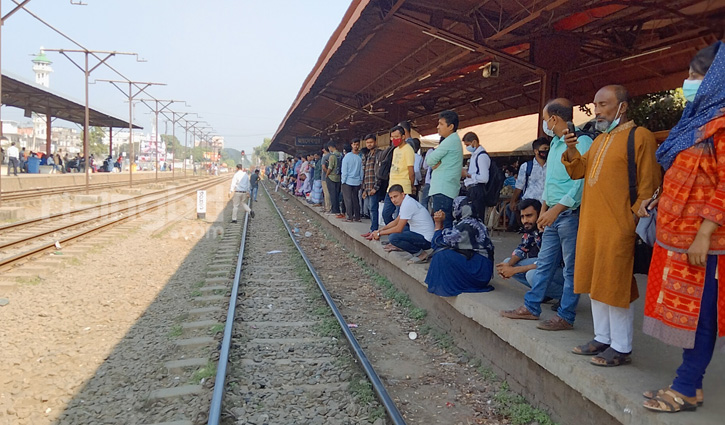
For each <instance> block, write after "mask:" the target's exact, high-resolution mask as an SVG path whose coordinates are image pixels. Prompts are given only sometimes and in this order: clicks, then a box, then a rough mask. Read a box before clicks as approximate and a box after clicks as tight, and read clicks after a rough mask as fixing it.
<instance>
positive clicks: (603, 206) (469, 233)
mask: <svg viewBox="0 0 725 425" xmlns="http://www.w3.org/2000/svg"><path fill="white" fill-rule="evenodd" d="M722 46H723V43H722V42H717V43H715V44H713V45H711V46H709V47H707V48H705V49H703V50H701V51H699V52H698V53H697V54H696V55H695V57H694V58H693V60H692V62H691V64H690V72H689V76H688V78H687V80H685V82H684V84H683V93H684V96H685V98H686V99H687V104H686V107H685V110H684V113H683V116H682V118H681V120H680V122H679V123H678V124H677V125H676V126H675V127H674V128H673V129H672V131H671V132H670V134H669V136H668V138H667V139H666V140H665V141H664V142H663V143H662V144H661V145H659V147H658V144H657V141H656V139H655V136H654V135H653V133H652V132H650V131H649V130H648V129H646V128H645V127H642V126H637V125H635V123H634V121H633V120H632V119H631V116H630V114H629V113H630V111H629V108H630V99H629V95H628V92H627V90H626V88H625V87H623V86H618V85H609V86H605V87H602V88H601V89H600V90H598V91H597V93H596V95H595V97H594V99H593V102H594V112H595V115H596V120H595V121H593V128H589V127H588V128H583V129H582V128H577V127H575V126H574V125H573V124H572V120H573V105H572V102H571V101H569V100H568V99H564V98H558V99H553V100H551V101H549V102H548V103H547V104H546V105H545V107H544V108H543V110H542V111H541V116H542V117H543V122H542V132H543V133H544V134H546V136H547V137H542V138H539V139H537V140H536V141H534V142H533V144H532V148H533V151H534V158H533V159H532V160H530V161H527V162H524V163H523V164H520V167H519V168H518V170H515V169H506V170H505V173H506V174H505V176H504V177H503V178H505V181H504V187H505V189H504V190H506V189H507V188H508V190H510V191H512V192H513V193H512V195H511V201H510V202H509V203H508V210H507V215H508V216H509V222H512V223H516V225H515V227H520V228H521V232H522V236H521V243H520V245H519V246H518V247H517V248H516V249H515V250H514V251H513V252H512V253H511V255H510V256H509V257H508V258H506V259H505V260H504V261H502V262H500V263H498V264H494V255H493V254H494V246H493V243H492V242H491V239H490V237H489V229H488V228H487V227H486V225H485V224H484V223H485V218H486V209H487V207H488V206H490V205H491V204H490V203H488V202H487V197H488V196H489V195H490V190H491V185H492V182H493V181H494V180H495V179H496V177H495V173H496V172H497V170H496V168H495V167H496V165H495V163H492V159H491V157H490V156H489V155H488V153H487V152H486V149H485V146H484V143H481V141H480V140H479V139H478V137H477V135H476V134H475V133H467V134H465V135H464V136H463V139H461V138H460V137H459V135H458V125H459V119H458V115H457V114H456V113H455V112H453V111H443V112H441V113H440V114H439V119H438V127H437V128H438V134H439V135H440V136H441V141H440V143H439V144H438V145H437V146H436V147H435V148H432V149H429V150H428V151H427V152H426V153H423V152H422V151H421V149H420V141H419V140H418V139H415V138H413V137H412V136H411V128H410V123H408V122H401V123H400V124H399V125H396V126H395V127H393V128H392V129H390V132H389V135H390V145H389V146H385V147H383V148H382V149H381V148H380V147H379V146H378V145H377V140H378V138H377V135H376V134H369V135H366V136H364V137H363V138H361V139H353V140H352V141H350V143H349V144H346V145H344V146H342V152H339V151H338V144H337V143H335V142H334V141H331V142H329V143H328V144H327V145H326V146H324V147H323V148H322V150H321V151H320V152H314V153H311V154H309V155H302V156H298V157H297V158H290V159H288V160H286V161H280V162H278V163H276V164H274V165H273V166H269V167H268V169H267V173H268V174H269V175H271V176H272V177H273V178H275V179H276V180H277V182H278V183H277V184H278V188H279V187H282V188H284V189H286V190H288V191H290V192H291V193H294V194H295V195H297V196H300V197H304V198H305V199H306V200H307V202H309V203H310V204H312V205H314V206H317V207H320V208H321V211H322V212H325V213H329V214H333V215H335V216H336V217H337V218H338V219H342V220H345V221H347V222H360V221H361V219H362V218H369V219H370V227H369V231H368V232H366V233H364V234H362V235H361V237H362V238H365V239H367V240H371V241H373V240H375V241H378V240H379V241H380V242H381V243H383V244H384V245H385V247H384V249H385V250H386V251H404V252H407V253H408V254H409V255H410V259H409V260H408V263H410V264H420V263H425V262H430V267H429V269H428V272H427V275H426V278H425V282H426V284H427V285H428V291H429V292H431V293H434V294H437V295H441V296H456V295H459V294H461V293H464V292H487V291H490V290H492V289H493V286H492V285H491V279H492V277H493V276H494V273H496V274H497V275H498V276H500V277H501V278H503V279H509V278H513V280H514V281H517V282H520V283H521V284H523V285H526V287H528V291H527V292H526V293H525V295H524V297H523V300H522V303H521V305H520V306H518V307H516V308H513V309H510V310H503V311H501V316H503V317H505V318H508V319H512V320H534V321H538V320H539V318H540V315H541V308H542V304H545V303H547V302H551V303H552V304H553V305H552V309H553V310H554V311H556V315H555V316H554V317H553V318H552V319H549V320H545V321H540V322H538V325H537V327H538V328H539V329H542V330H546V331H564V330H569V329H573V327H574V323H575V319H576V315H577V305H578V303H579V299H580V296H581V295H582V294H589V297H590V299H591V314H592V317H593V322H594V329H593V334H594V337H593V338H592V339H591V340H590V341H588V342H585V343H583V344H581V345H579V346H576V347H573V349H572V353H573V354H577V355H586V356H590V357H591V359H590V363H591V364H592V365H595V366H604V367H615V366H621V365H625V364H628V363H630V362H631V355H632V340H633V322H634V315H635V312H634V308H633V307H632V302H633V301H634V300H635V299H637V298H638V296H639V294H638V290H637V284H636V281H635V279H634V276H633V274H634V271H635V265H636V264H638V262H640V261H641V260H640V259H641V258H642V257H640V256H639V254H640V252H642V251H641V250H640V249H639V248H637V250H635V247H636V246H638V245H637V244H640V245H641V244H642V242H641V241H639V240H638V239H640V236H638V233H639V234H642V233H641V231H640V230H639V228H640V227H643V225H644V227H647V226H649V230H648V232H650V233H651V234H652V235H653V236H651V237H650V239H653V240H650V241H649V242H648V243H650V244H651V245H654V249H653V250H651V262H650V260H649V258H645V260H644V261H645V272H647V270H648V282H647V293H646V302H645V312H644V314H645V319H644V332H645V333H646V334H649V335H651V336H654V337H656V338H658V339H660V340H662V341H664V342H666V343H668V344H671V345H675V346H678V347H681V348H683V350H684V351H683V361H682V365H681V366H680V368H679V369H678V370H677V371H676V378H675V379H674V381H673V382H672V384H671V385H667V386H665V387H664V388H662V389H659V390H651V391H645V392H644V393H643V396H644V397H645V398H646V401H645V402H644V407H645V408H647V409H650V410H654V411H662V412H678V411H683V410H694V409H696V408H697V406H699V405H701V404H702V400H703V390H702V381H703V376H704V373H705V370H706V368H707V366H708V364H709V362H710V359H711V357H712V354H713V351H714V347H715V341H716V339H717V337H718V336H725V291H719V290H718V289H719V286H718V282H719V276H720V275H721V274H720V270H725V267H719V264H720V263H721V262H724V261H725V256H723V255H722V254H723V252H725V228H724V227H723V226H722V225H723V224H725V49H724V48H722ZM644 124H646V123H644ZM361 145H363V147H362V149H361ZM463 146H465V149H466V150H467V151H468V152H469V153H470V157H469V158H468V160H467V161H468V164H467V165H466V164H465V162H464V147H463ZM466 156H467V155H466ZM498 172H501V171H498ZM514 175H517V176H516V177H514ZM497 189H498V188H497ZM655 211H656V213H657V214H656V218H655ZM638 222H639V226H638ZM642 239H647V237H646V236H644V235H643V236H642ZM646 251H647V249H646V247H645V249H644V255H645V257H647V253H646ZM721 260H722V261H721ZM636 262H637V263H636ZM723 266H725V262H724V263H723ZM647 267H648V269H647ZM723 273H725V271H724V272H723Z"/></svg>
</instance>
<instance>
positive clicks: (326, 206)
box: [320, 146, 332, 213]
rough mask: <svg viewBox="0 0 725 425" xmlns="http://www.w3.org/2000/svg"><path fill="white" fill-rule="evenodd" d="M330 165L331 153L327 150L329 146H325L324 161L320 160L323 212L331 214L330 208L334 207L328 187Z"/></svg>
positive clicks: (323, 150)
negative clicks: (328, 168) (328, 167)
mask: <svg viewBox="0 0 725 425" xmlns="http://www.w3.org/2000/svg"><path fill="white" fill-rule="evenodd" d="M329 163H330V151H329V150H328V149H327V146H323V148H322V159H321V160H320V165H321V167H322V174H321V175H320V180H321V181H322V196H323V207H322V212H325V213H329V212H330V208H331V207H332V204H331V203H330V190H329V188H328V187H327V166H328V165H329Z"/></svg>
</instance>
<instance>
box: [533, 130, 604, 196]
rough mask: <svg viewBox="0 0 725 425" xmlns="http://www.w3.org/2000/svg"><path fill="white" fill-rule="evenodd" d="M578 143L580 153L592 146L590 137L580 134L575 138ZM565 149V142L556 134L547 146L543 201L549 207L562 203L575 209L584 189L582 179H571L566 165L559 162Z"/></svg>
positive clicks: (577, 147) (585, 151)
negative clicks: (547, 157)
mask: <svg viewBox="0 0 725 425" xmlns="http://www.w3.org/2000/svg"><path fill="white" fill-rule="evenodd" d="M577 140H578V141H579V144H577V145H576V149H577V150H578V151H579V153H580V154H582V155H584V154H585V153H587V151H588V150H589V148H590V147H591V146H592V142H593V140H592V138H591V137H589V136H586V135H581V136H579V138H578V139H577ZM565 151H566V143H564V140H563V139H562V138H561V137H559V136H556V137H554V139H553V140H552V141H551V147H550V148H549V159H550V160H549V161H548V162H547V164H548V165H547V166H546V181H545V183H544V195H543V196H542V198H543V200H544V202H546V205H548V206H549V207H553V206H554V205H556V204H561V205H564V206H565V207H568V208H570V209H577V208H579V205H581V203H582V190H583V189H584V180H583V179H582V180H572V179H571V177H569V173H567V172H566V167H564V164H562V162H561V156H562V155H563V154H564V152H565Z"/></svg>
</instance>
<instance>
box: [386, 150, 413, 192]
mask: <svg viewBox="0 0 725 425" xmlns="http://www.w3.org/2000/svg"><path fill="white" fill-rule="evenodd" d="M414 166H415V152H413V148H411V147H410V145H409V144H407V143H405V142H402V147H401V146H398V147H397V148H395V150H393V162H392V164H391V165H390V182H389V184H388V188H390V186H392V185H394V184H399V185H401V186H403V191H404V192H405V193H407V194H411V193H413V188H412V187H411V184H410V175H409V174H408V167H414Z"/></svg>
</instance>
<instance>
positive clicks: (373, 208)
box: [365, 192, 380, 232]
mask: <svg viewBox="0 0 725 425" xmlns="http://www.w3.org/2000/svg"><path fill="white" fill-rule="evenodd" d="M365 199H366V200H367V201H368V203H369V204H370V231H371V232H373V231H375V230H378V226H379V224H378V207H379V206H380V201H379V199H380V192H375V194H374V195H368V197H367V198H365Z"/></svg>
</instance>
